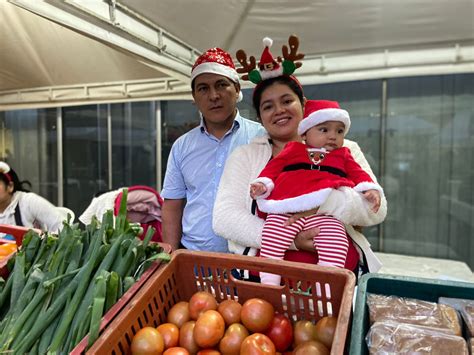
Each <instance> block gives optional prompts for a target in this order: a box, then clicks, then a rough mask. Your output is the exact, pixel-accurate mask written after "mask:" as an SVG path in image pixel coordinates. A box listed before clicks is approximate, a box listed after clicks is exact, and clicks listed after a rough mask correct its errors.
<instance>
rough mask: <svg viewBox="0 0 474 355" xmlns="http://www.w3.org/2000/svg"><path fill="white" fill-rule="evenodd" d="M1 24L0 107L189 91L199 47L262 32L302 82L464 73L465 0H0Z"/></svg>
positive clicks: (469, 31)
mask: <svg viewBox="0 0 474 355" xmlns="http://www.w3.org/2000/svg"><path fill="white" fill-rule="evenodd" d="M38 15H39V16H38ZM0 33H1V37H0V110H10V109H15V108H28V107H45V106H62V105H77V104H81V103H92V102H94V103H98V102H114V101H128V100H143V99H166V100H169V99H182V98H190V86H189V74H190V71H191V66H192V63H193V62H194V60H195V58H196V57H197V56H198V55H199V54H200V53H201V52H202V51H204V50H206V49H207V48H209V47H213V46H219V47H221V48H223V49H226V50H229V51H230V52H231V53H232V54H235V52H236V51H237V50H238V49H240V48H243V49H245V50H246V52H247V53H248V54H249V55H254V56H255V57H256V58H257V59H259V56H260V54H261V51H262V49H263V47H262V41H261V40H262V38H263V37H265V36H270V37H272V38H273V40H274V45H273V47H272V53H273V54H274V55H280V54H281V53H280V50H281V46H282V45H283V44H286V43H287V39H288V36H289V35H290V34H296V35H297V36H298V37H299V38H300V51H301V52H303V53H305V54H306V57H305V60H304V64H303V67H302V68H301V69H300V70H299V71H298V77H299V78H300V80H301V81H302V83H303V84H317V83H326V82H337V81H350V80H361V79H375V78H389V77H396V76H412V75H431V74H448V73H466V72H474V0H404V1H400V0H364V1H351V0H344V1H334V0H318V1H310V0H298V1H292V0H288V1H282V0H280V1H265V0H248V1H244V0H233V1H230V0H228V1H212V0H200V1H195V0H174V1H172V0H159V1H156V0H61V1H60V0H46V1H41V0H7V1H5V0H1V1H0Z"/></svg>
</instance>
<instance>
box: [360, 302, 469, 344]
mask: <svg viewBox="0 0 474 355" xmlns="http://www.w3.org/2000/svg"><path fill="white" fill-rule="evenodd" d="M367 305H368V307H369V315H370V323H371V324H373V323H375V322H396V323H406V324H413V325H418V326H424V327H429V328H435V329H437V330H438V331H440V332H444V333H447V334H454V335H458V336H461V335H462V329H461V322H460V320H459V317H458V314H457V312H456V310H455V309H454V308H452V307H450V306H447V305H444V304H437V303H434V302H428V301H422V300H417V299H414V298H404V297H397V296H384V295H376V294H369V295H368V296H367Z"/></svg>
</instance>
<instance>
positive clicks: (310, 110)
mask: <svg viewBox="0 0 474 355" xmlns="http://www.w3.org/2000/svg"><path fill="white" fill-rule="evenodd" d="M327 121H339V122H342V123H344V126H345V129H344V135H346V134H347V132H349V128H350V127H351V118H350V117H349V113H348V112H347V111H346V110H343V109H341V107H340V106H339V104H338V103H337V102H336V101H327V100H308V101H306V103H305V106H304V118H303V120H302V121H301V122H300V124H299V126H298V134H299V135H302V134H304V133H305V132H306V131H307V130H308V129H310V128H311V127H314V126H316V125H318V124H320V123H323V122H327Z"/></svg>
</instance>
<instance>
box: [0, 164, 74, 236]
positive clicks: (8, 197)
mask: <svg viewBox="0 0 474 355" xmlns="http://www.w3.org/2000/svg"><path fill="white" fill-rule="evenodd" d="M25 185H30V186H31V184H30V183H29V182H28V181H20V179H19V178H18V175H17V174H16V172H15V171H14V170H13V169H12V168H10V166H9V165H8V164H7V163H5V162H0V224H8V225H15V226H23V227H29V228H38V229H41V230H43V231H48V232H51V233H57V232H59V231H60V230H61V229H62V227H63V221H64V220H65V219H67V211H66V209H62V208H60V207H56V206H54V205H53V204H52V203H50V202H49V201H48V200H46V199H45V198H43V197H41V196H39V195H37V194H35V193H34V192H30V191H28V190H27V189H26V188H25Z"/></svg>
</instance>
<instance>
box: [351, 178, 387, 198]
mask: <svg viewBox="0 0 474 355" xmlns="http://www.w3.org/2000/svg"><path fill="white" fill-rule="evenodd" d="M354 190H356V191H357V192H364V191H367V190H377V191H378V192H380V195H381V196H383V189H382V187H381V186H380V185H379V184H376V183H374V182H368V181H366V182H361V183H359V184H357V185H356V186H355V187H354Z"/></svg>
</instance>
